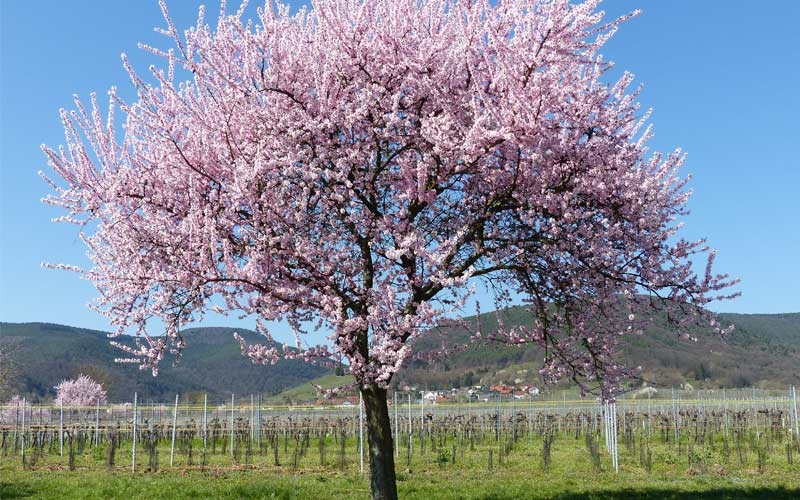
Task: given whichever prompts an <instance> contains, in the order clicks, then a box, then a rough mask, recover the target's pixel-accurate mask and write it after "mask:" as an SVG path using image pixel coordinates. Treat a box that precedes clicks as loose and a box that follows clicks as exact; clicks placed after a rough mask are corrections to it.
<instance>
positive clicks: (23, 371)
mask: <svg viewBox="0 0 800 500" xmlns="http://www.w3.org/2000/svg"><path fill="white" fill-rule="evenodd" d="M233 332H239V333H240V334H241V335H242V336H243V337H244V338H245V339H246V340H247V341H248V342H259V341H260V340H263V337H260V336H259V335H258V334H256V333H255V332H251V331H247V330H242V329H233V328H193V329H187V330H185V331H184V332H182V333H183V335H184V337H185V339H186V345H187V348H186V350H185V351H184V353H183V356H182V357H181V359H180V362H179V363H177V364H174V363H173V361H174V358H166V357H165V359H164V360H163V361H162V363H161V365H159V374H158V376H157V377H153V375H152V373H151V371H150V370H139V368H138V365H136V364H120V363H115V362H114V359H115V358H119V357H124V354H125V353H124V352H123V351H121V350H119V349H117V348H115V347H113V346H111V345H109V339H108V338H107V337H106V335H107V334H106V332H99V331H95V330H85V329H81V328H73V327H69V326H62V325H54V324H47V323H0V347H2V349H3V352H4V355H3V359H2V361H0V362H3V363H5V362H9V363H11V365H12V370H11V374H12V377H11V380H10V381H9V382H8V383H7V384H5V387H0V392H2V393H3V394H0V400H3V399H5V398H8V397H9V396H10V395H11V394H21V395H26V396H28V397H29V398H31V397H34V398H38V399H40V400H49V399H51V398H52V397H54V396H55V391H54V389H53V386H55V385H56V384H58V383H59V382H60V381H61V380H63V379H67V378H75V377H77V376H78V375H79V374H81V373H83V374H86V375H89V376H91V377H92V378H93V379H95V380H97V381H98V382H101V383H102V384H103V386H104V387H105V388H106V390H107V391H108V395H109V399H110V401H112V402H122V401H132V400H133V393H134V391H136V392H138V393H139V398H141V399H142V400H153V401H169V400H171V399H173V398H174V397H175V395H176V394H180V395H181V396H184V395H189V396H191V397H194V398H195V400H196V399H197V397H198V396H199V395H200V394H201V393H204V392H207V393H208V395H209V398H210V399H211V400H223V401H224V400H226V399H229V398H230V395H231V392H234V393H236V395H237V396H246V395H249V394H274V393H278V392H280V391H282V390H284V389H287V388H289V387H293V386H296V385H299V384H303V383H307V382H308V381H309V380H311V379H313V378H316V377H319V376H320V375H322V374H325V373H328V372H329V371H330V370H329V369H327V368H321V367H319V366H314V365H310V364H308V363H305V362H303V361H297V360H283V361H280V362H279V363H277V364H275V365H255V364H253V363H252V362H251V361H250V360H249V359H247V358H245V357H243V356H242V355H241V352H240V349H239V343H238V342H236V340H235V339H234V338H233ZM6 353H7V354H6ZM199 397H200V398H202V396H199Z"/></svg>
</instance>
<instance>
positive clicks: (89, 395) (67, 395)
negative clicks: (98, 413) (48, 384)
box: [55, 375, 108, 407]
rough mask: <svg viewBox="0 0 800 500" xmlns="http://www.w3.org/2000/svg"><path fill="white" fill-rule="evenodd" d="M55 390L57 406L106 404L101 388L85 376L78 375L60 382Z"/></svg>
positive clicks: (104, 394)
mask: <svg viewBox="0 0 800 500" xmlns="http://www.w3.org/2000/svg"><path fill="white" fill-rule="evenodd" d="M55 390H56V399H55V403H56V404H57V405H63V406H89V407H94V406H97V405H104V404H106V403H107V402H108V401H107V399H106V391H105V389H103V386H102V385H100V384H99V383H97V382H95V381H94V380H92V379H91V378H89V376H87V375H80V376H78V378H76V379H72V380H62V381H61V383H60V384H58V385H57V386H55Z"/></svg>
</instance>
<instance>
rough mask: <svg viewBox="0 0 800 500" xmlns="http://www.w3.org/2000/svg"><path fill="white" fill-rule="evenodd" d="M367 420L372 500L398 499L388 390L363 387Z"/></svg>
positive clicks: (362, 392)
mask: <svg viewBox="0 0 800 500" xmlns="http://www.w3.org/2000/svg"><path fill="white" fill-rule="evenodd" d="M361 395H362V396H363V398H364V409H365V411H366V417H367V443H368V444H369V486H370V491H371V492H372V500H397V481H396V479H395V474H394V444H393V442H392V427H391V421H390V420H389V407H388V406H387V404H386V389H381V388H379V387H376V386H365V387H361Z"/></svg>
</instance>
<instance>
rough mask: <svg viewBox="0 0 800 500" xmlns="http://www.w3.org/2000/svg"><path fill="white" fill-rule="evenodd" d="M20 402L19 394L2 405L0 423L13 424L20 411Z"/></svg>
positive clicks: (21, 400)
mask: <svg viewBox="0 0 800 500" xmlns="http://www.w3.org/2000/svg"><path fill="white" fill-rule="evenodd" d="M22 402H23V399H22V397H21V396H20V395H19V394H15V395H13V396H12V397H11V399H9V400H8V401H6V402H5V403H3V404H2V406H3V408H2V410H0V422H2V423H4V424H11V423H15V422H16V421H17V419H18V418H19V415H20V412H21V411H22Z"/></svg>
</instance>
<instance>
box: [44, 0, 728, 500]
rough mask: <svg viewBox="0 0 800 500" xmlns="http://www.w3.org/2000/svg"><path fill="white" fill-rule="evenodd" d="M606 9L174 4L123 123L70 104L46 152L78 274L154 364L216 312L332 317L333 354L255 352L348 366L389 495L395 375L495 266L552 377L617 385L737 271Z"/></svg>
mask: <svg viewBox="0 0 800 500" xmlns="http://www.w3.org/2000/svg"><path fill="white" fill-rule="evenodd" d="M598 3H599V1H596V0H590V1H586V2H582V3H578V4H571V3H570V2H568V1H567V0H547V1H544V0H541V1H536V0H503V1H499V2H490V1H489V0H473V1H467V0H464V1H459V2H456V1H454V0H318V1H314V2H312V7H311V8H310V9H308V10H305V9H303V10H301V11H300V12H299V13H297V14H294V15H292V14H290V12H289V9H288V7H287V6H285V5H281V4H277V5H274V4H273V3H272V2H268V3H267V4H266V5H265V6H264V7H263V8H262V9H259V11H258V21H257V22H256V23H251V22H244V21H243V20H242V18H243V12H244V10H245V6H244V5H243V6H242V7H241V8H240V9H239V11H238V12H237V13H235V14H234V15H226V14H225V13H224V10H225V9H224V6H223V9H222V11H223V14H221V15H220V17H219V20H218V21H217V23H216V27H215V28H212V27H210V26H209V25H208V24H207V23H206V20H205V18H204V10H202V8H201V10H200V14H199V17H198V21H197V24H196V26H194V27H192V28H190V29H188V30H187V31H186V32H185V33H183V34H181V33H180V32H179V31H178V30H177V28H176V27H175V26H174V25H173V24H172V21H171V20H170V17H169V15H168V13H167V9H166V6H165V5H164V4H163V3H162V10H163V12H164V17H165V20H166V23H167V27H166V28H165V29H164V30H163V32H164V34H166V35H167V36H168V37H169V38H170V39H171V41H172V43H173V44H174V46H173V47H172V48H170V49H168V50H161V49H157V48H152V47H145V49H146V50H149V51H150V52H152V53H154V54H156V55H157V56H160V57H162V58H163V61H164V64H163V66H161V67H158V66H153V67H151V75H150V76H148V77H143V76H141V75H140V74H138V73H137V72H136V71H135V70H134V69H133V68H131V67H130V64H129V63H128V61H127V59H126V58H125V57H124V56H123V62H124V64H125V66H126V68H127V69H128V71H129V73H130V76H131V79H132V81H133V84H134V85H135V87H136V90H137V91H138V99H137V100H136V101H135V102H123V101H122V100H121V99H119V98H118V97H117V96H116V93H115V90H114V89H113V88H112V89H111V91H110V101H111V104H110V106H109V111H108V114H107V117H103V116H101V110H100V108H99V105H98V103H97V100H96V97H95V96H94V94H93V95H92V96H91V104H90V108H89V109H86V108H85V107H84V105H83V104H82V103H81V101H79V100H77V99H76V107H77V108H76V110H75V111H72V112H67V111H62V113H61V116H62V120H63V123H64V128H65V131H66V147H63V148H61V149H57V150H54V149H50V148H48V147H44V151H45V153H46V154H47V156H48V158H49V164H50V166H51V167H52V169H53V170H54V171H55V173H56V175H55V176H52V180H50V179H49V178H48V180H49V182H50V183H51V185H52V187H53V189H54V190H55V194H54V195H52V196H51V197H49V198H47V200H46V201H47V202H49V203H52V204H55V205H57V206H60V207H63V208H64V209H65V210H66V215H65V216H64V220H67V221H70V222H75V223H78V224H81V225H82V226H81V227H82V235H83V238H84V241H85V242H86V245H87V246H88V248H89V250H90V252H89V253H90V257H91V260H92V262H93V267H91V268H90V269H79V268H73V267H70V268H71V269H74V270H76V271H78V272H80V273H81V274H82V275H83V276H84V277H85V278H87V279H89V280H91V281H92V282H94V284H95V285H96V287H97V290H98V292H99V299H98V302H97V305H96V307H97V309H98V310H99V311H100V312H102V313H103V314H106V315H107V316H108V317H109V318H111V320H112V321H113V323H114V324H115V325H117V326H118V327H119V330H118V332H117V333H122V332H124V331H131V330H135V331H136V333H137V335H138V337H137V339H138V340H137V344H136V345H135V346H133V347H130V346H123V348H124V349H126V350H127V352H128V353H129V354H130V358H131V359H135V360H139V361H140V362H141V366H142V367H149V368H152V369H153V371H154V372H155V370H156V368H157V366H158V363H159V361H160V360H161V359H162V357H163V356H164V353H165V351H167V350H169V349H173V350H175V351H178V352H179V351H180V350H181V349H182V348H183V347H184V339H183V338H182V337H181V334H180V329H181V327H182V325H184V324H185V323H187V322H188V321H190V320H193V319H194V320H196V319H198V318H199V317H200V316H201V315H202V314H203V311H204V310H207V309H209V308H214V309H215V310H218V311H221V312H237V313H244V314H254V315H257V317H259V318H260V320H262V321H259V328H260V329H261V331H262V332H263V333H265V334H266V335H267V336H269V332H268V328H267V323H268V322H271V321H277V320H285V321H288V323H289V324H291V325H293V327H294V328H295V329H296V330H297V332H298V338H299V335H300V333H302V327H303V326H304V325H306V324H308V323H309V322H313V323H314V324H316V325H317V326H318V327H320V328H323V329H325V330H327V331H329V332H331V337H330V345H331V346H332V347H331V348H328V347H308V346H304V345H302V343H301V344H300V347H302V349H301V350H300V351H292V352H287V351H280V350H279V349H277V348H276V347H274V346H273V345H272V344H270V343H269V342H266V343H265V345H247V344H245V343H244V342H243V341H241V340H240V341H241V342H242V349H243V352H244V353H245V354H246V355H247V356H249V357H250V358H252V359H253V360H254V361H257V362H262V363H269V362H274V361H275V360H276V359H278V358H279V357H281V356H293V357H298V356H303V357H306V358H308V359H313V358H317V357H326V356H329V355H331V354H338V355H343V356H344V357H345V358H346V359H347V361H348V363H349V370H350V372H351V373H352V375H353V376H354V378H355V381H356V383H357V385H358V387H359V389H360V391H361V393H362V395H363V397H364V402H365V408H366V416H367V429H368V438H369V457H370V467H371V488H372V495H373V498H396V488H395V474H394V459H393V453H392V441H391V439H392V437H391V433H390V422H389V414H388V411H387V404H386V393H387V386H388V385H389V383H390V381H391V380H392V376H393V374H394V373H396V372H397V370H398V369H399V368H400V366H401V364H402V363H403V360H405V359H407V357H408V356H409V354H410V342H412V341H413V340H414V339H415V338H416V337H418V336H419V335H421V334H422V333H423V332H425V331H426V329H428V328H429V327H430V326H432V325H434V324H435V323H436V322H437V320H439V319H441V318H442V317H443V316H444V315H447V314H450V313H451V312H453V311H454V310H455V309H457V308H458V307H460V306H463V305H464V304H465V301H466V300H467V299H468V297H470V294H471V292H472V290H473V289H474V288H473V285H474V283H477V282H479V281H481V280H482V281H483V282H485V283H487V284H488V285H489V287H490V288H491V289H493V290H497V291H498V297H497V302H498V305H503V304H504V303H505V302H506V301H507V300H508V297H509V296H511V294H513V295H514V296H516V297H522V298H523V300H526V301H527V305H528V306H529V308H530V311H531V313H532V314H533V315H535V317H536V318H537V321H536V323H535V325H533V326H532V327H530V328H516V329H513V330H508V331H503V332H500V334H499V336H500V337H502V338H503V339H504V340H506V341H509V342H511V343H523V342H535V343H538V344H540V345H542V346H544V347H545V348H546V358H545V360H544V364H543V367H542V375H543V376H544V377H545V378H547V379H559V378H563V377H569V378H572V379H574V380H575V381H577V382H579V383H581V384H583V386H584V387H587V388H590V386H591V385H597V386H599V387H600V390H601V391H603V392H604V394H605V395H606V397H609V396H610V395H611V394H612V393H613V391H614V389H615V388H616V387H618V383H619V381H620V380H621V379H622V377H624V376H625V375H627V374H628V373H629V372H628V370H627V369H626V368H625V367H623V366H621V365H620V364H619V363H617V362H616V361H615V360H614V356H613V354H614V347H615V345H616V343H617V339H618V338H619V336H620V334H624V333H628V332H635V330H636V328H634V326H635V323H636V322H638V321H639V318H634V316H633V314H634V311H640V310H641V307H640V306H642V305H646V306H647V308H646V309H645V310H646V311H655V310H661V311H666V313H667V314H668V315H670V316H671V317H673V318H679V317H680V318H685V317H690V318H691V317H692V315H695V316H697V315H699V316H703V315H704V314H706V313H704V312H703V309H702V308H703V306H705V305H706V304H707V303H708V302H709V301H710V300H713V299H716V298H722V296H724V295H725V294H726V292H725V291H724V289H725V288H726V287H728V286H730V285H731V284H732V283H733V280H729V279H728V278H727V277H726V276H724V275H716V274H714V273H713V272H712V269H711V264H712V262H713V257H714V254H713V252H709V251H708V249H707V248H706V247H705V245H704V243H703V242H702V241H696V242H689V241H685V240H683V239H680V238H679V236H678V234H677V232H678V229H679V226H680V224H679V221H678V219H679V217H681V216H682V215H684V214H685V208H684V207H685V203H686V201H687V198H688V196H689V194H688V192H687V190H686V189H685V183H686V181H685V179H683V178H682V177H681V176H680V175H679V172H678V170H679V168H680V166H681V164H682V163H683V161H684V156H683V155H682V154H681V153H680V152H679V151H675V152H673V153H670V154H666V155H662V154H660V153H651V152H648V149H647V142H648V139H649V138H650V135H651V133H650V128H649V126H648V125H647V117H648V114H647V113H640V112H639V109H638V104H637V90H636V89H631V88H630V85H631V82H632V76H631V75H630V74H624V75H623V76H622V77H621V78H620V79H619V80H618V81H616V82H608V81H606V80H608V78H607V77H606V76H605V75H607V70H608V68H609V65H608V64H607V63H606V62H604V60H603V59H602V57H601V56H600V53H599V51H600V49H601V47H602V46H603V44H604V42H605V41H606V40H607V39H608V38H609V37H610V36H611V35H612V34H613V33H614V31H615V30H616V29H617V27H618V25H619V24H620V23H621V22H622V21H623V19H617V20H614V21H611V22H608V23H605V24H604V23H603V21H602V13H601V12H599V11H598V10H597V7H598ZM115 109H119V110H121V111H122V114H123V115H124V119H125V122H124V123H125V128H124V133H122V134H120V133H118V131H117V130H116V129H115V124H116V122H117V120H118V118H117V117H116V116H115V115H114V111H115ZM694 254H705V255H706V257H707V261H708V266H707V268H706V272H705V273H704V274H702V275H700V276H698V275H697V274H696V273H695V272H694V271H693V268H692V264H691V262H690V259H691V258H692V257H691V256H692V255H694ZM65 267H69V266H65ZM643 303H646V304H643ZM676 308H681V309H683V311H682V313H681V315H676V314H675V309H676ZM686 312H689V313H691V314H689V315H686V314H685V313H686ZM153 317H157V318H161V319H162V320H163V321H164V322H165V324H166V325H167V327H166V335H164V336H151V335H150V334H149V333H148V331H147V322H148V319H150V318H153ZM708 319H711V318H710V317H709V318H708ZM711 321H712V323H713V319H711Z"/></svg>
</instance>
